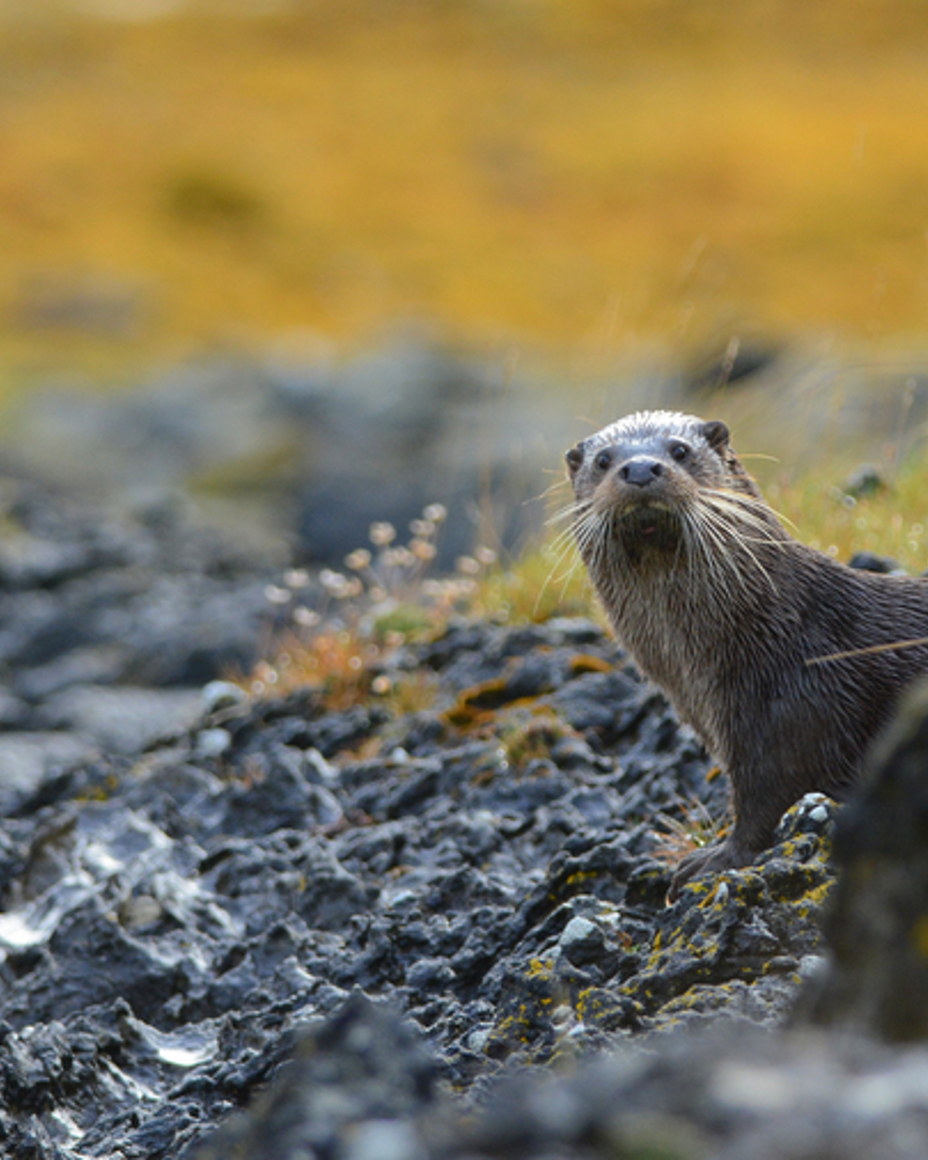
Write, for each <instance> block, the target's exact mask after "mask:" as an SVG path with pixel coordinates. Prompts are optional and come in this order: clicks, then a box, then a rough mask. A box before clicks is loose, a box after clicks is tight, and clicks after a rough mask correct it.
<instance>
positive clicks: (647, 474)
mask: <svg viewBox="0 0 928 1160" xmlns="http://www.w3.org/2000/svg"><path fill="white" fill-rule="evenodd" d="M663 470H664V469H663V467H662V465H661V462H660V460H658V459H648V458H647V457H646V456H644V455H637V456H636V457H635V458H634V459H629V460H628V462H627V463H623V464H622V466H621V467H620V468H619V478H620V479H622V480H624V481H625V483H631V484H634V485H635V487H647V486H648V485H649V484H651V483H653V482H654V481H655V479H657V478H658V477H659V476H660V475H661V473H662V472H663Z"/></svg>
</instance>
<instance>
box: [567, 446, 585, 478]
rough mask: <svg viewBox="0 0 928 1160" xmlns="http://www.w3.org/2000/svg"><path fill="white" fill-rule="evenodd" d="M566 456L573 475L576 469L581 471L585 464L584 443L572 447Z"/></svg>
mask: <svg viewBox="0 0 928 1160" xmlns="http://www.w3.org/2000/svg"><path fill="white" fill-rule="evenodd" d="M564 458H565V459H566V460H567V466H568V468H569V469H570V473H571V475H573V474H574V472H575V471H579V469H580V468H581V467H582V466H583V444H582V443H578V444H577V446H576V447H571V449H570V450H569V451H568V452H567V453H566V454H565V456H564Z"/></svg>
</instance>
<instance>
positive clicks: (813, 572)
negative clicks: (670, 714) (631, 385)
mask: <svg viewBox="0 0 928 1160" xmlns="http://www.w3.org/2000/svg"><path fill="white" fill-rule="evenodd" d="M566 460H567V467H568V471H569V474H570V479H571V482H572V485H573V490H574V504H573V506H572V508H571V520H572V531H573V535H574V538H575V539H576V542H577V546H578V548H579V550H580V554H581V556H582V558H583V561H584V563H585V565H586V567H587V570H588V571H589V574H590V577H591V579H592V581H593V583H594V585H595V588H596V590H597V592H598V594H599V597H600V599H601V601H602V603H603V605H604V606H605V609H606V611H607V613H608V615H609V618H610V620H611V622H612V626H613V628H614V630H615V633H616V636H617V638H618V640H619V643H620V644H621V645H622V646H623V647H624V648H625V649H626V650H627V651H628V653H629V654H630V655H631V657H632V659H633V660H634V662H635V663H636V665H637V666H638V668H639V669H640V670H641V672H642V673H643V674H644V676H646V677H647V678H649V679H650V680H652V681H653V682H654V683H655V684H657V685H659V686H660V687H661V688H662V689H663V690H664V692H665V693H666V694H667V696H668V697H669V699H670V700H671V702H672V703H673V705H674V707H675V709H676V711H677V713H678V715H679V716H680V718H681V719H682V720H684V721H686V722H688V723H689V724H690V725H692V727H693V728H694V729H695V730H696V732H697V734H698V735H699V736H700V738H701V739H702V741H703V743H704V744H705V746H706V748H707V750H708V751H709V753H710V754H711V755H712V756H713V758H714V759H715V760H716V761H717V762H718V763H719V764H720V766H721V767H722V769H723V771H724V772H725V773H727V775H728V777H729V779H730V783H731V787H732V798H733V803H734V814H735V820H734V825H733V826H732V829H731V832H730V833H729V835H728V836H727V837H726V838H725V839H724V840H723V841H721V842H719V843H717V844H715V845H713V846H709V847H707V848H706V849H703V850H698V851H696V852H694V853H692V854H690V855H688V856H687V857H686V858H684V859H683V861H682V862H681V863H680V864H679V867H678V869H677V871H676V874H675V876H674V878H673V883H672V886H671V891H670V895H669V898H670V900H671V901H673V900H674V899H675V898H676V897H677V896H678V895H679V892H680V889H681V887H682V886H683V884H684V883H686V882H687V881H689V880H690V879H691V878H694V877H695V876H697V875H700V874H703V873H706V872H709V871H720V870H725V869H729V868H735V867H740V866H746V865H748V864H750V863H751V862H752V861H753V860H754V859H755V858H756V857H757V855H758V854H760V853H761V852H762V851H763V850H765V849H767V848H768V847H769V846H770V845H771V843H772V840H773V833H774V829H775V827H776V825H777V822H778V821H779V819H780V817H781V816H782V814H783V813H784V812H785V811H786V810H787V809H788V808H789V807H790V806H791V805H792V804H794V803H795V802H796V801H797V800H798V799H799V798H801V797H802V796H803V795H804V794H806V793H809V792H810V791H815V790H817V791H820V792H822V793H825V794H828V795H829V796H831V797H833V798H835V799H837V800H842V799H844V798H846V797H847V796H848V794H849V792H850V791H851V789H852V788H853V786H854V783H855V781H856V779H857V777H858V773H859V771H860V767H861V762H862V758H863V756H864V753H865V751H866V749H867V747H868V745H869V744H870V742H871V740H872V739H873V737H874V735H875V734H876V733H878V732H879V731H880V729H881V728H882V727H883V726H884V725H885V724H886V723H887V721H888V720H889V718H890V717H891V716H892V714H893V711H894V709H895V707H896V705H897V702H898V701H899V697H900V694H901V692H902V690H903V689H904V688H905V686H906V685H908V684H909V683H910V682H911V681H912V680H913V679H914V678H916V677H917V676H919V675H920V674H922V673H925V672H926V671H928V640H926V639H925V638H928V581H925V580H921V579H917V578H914V577H905V576H894V575H883V574H877V573H871V572H864V571H860V570H856V569H853V568H849V567H847V566H846V565H844V564H841V563H839V562H838V561H836V560H834V559H832V558H831V557H830V556H827V555H825V554H824V553H823V552H818V551H815V550H814V549H812V548H810V547H807V546H806V545H805V544H802V543H800V542H799V541H798V540H796V539H794V538H793V537H792V536H791V535H790V534H789V532H787V530H786V529H785V528H784V526H783V524H782V523H781V522H780V520H779V519H778V518H777V516H776V515H775V513H774V512H773V510H772V509H771V508H770V506H769V505H768V504H767V503H766V501H765V500H764V498H763V496H762V495H761V492H760V490H759V489H758V487H757V485H756V484H755V483H754V481H753V480H752V479H751V477H750V476H749V475H748V473H747V471H745V469H744V467H743V466H742V465H741V463H740V461H739V459H738V457H737V455H736V454H735V450H734V448H733V447H732V445H731V442H730V436H729V431H728V428H727V427H726V425H725V424H724V423H722V422H721V421H718V420H711V421H708V422H706V421H703V420H702V419H699V418H696V417H695V416H693V415H683V414H677V413H673V412H668V411H651V412H640V413H638V414H634V415H630V416H628V417H627V418H624V419H621V420H619V421H618V422H616V423H613V424H611V425H610V426H608V427H604V428H603V429H602V430H601V431H599V432H597V434H595V435H592V436H590V437H589V438H588V439H584V440H582V441H581V442H580V443H578V444H577V445H576V446H575V447H572V448H571V449H570V450H569V451H568V452H567V454H566Z"/></svg>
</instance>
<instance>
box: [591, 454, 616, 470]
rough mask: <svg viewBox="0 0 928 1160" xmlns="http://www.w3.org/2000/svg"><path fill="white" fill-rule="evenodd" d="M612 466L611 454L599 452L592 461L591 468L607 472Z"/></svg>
mask: <svg viewBox="0 0 928 1160" xmlns="http://www.w3.org/2000/svg"><path fill="white" fill-rule="evenodd" d="M611 465H612V452H611V451H600V453H599V454H598V455H597V456H596V458H595V459H594V460H593V466H594V467H595V468H596V470H597V471H607V470H608V469H609V467H611Z"/></svg>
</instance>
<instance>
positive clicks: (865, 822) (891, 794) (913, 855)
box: [808, 683, 928, 1042]
mask: <svg viewBox="0 0 928 1160" xmlns="http://www.w3.org/2000/svg"><path fill="white" fill-rule="evenodd" d="M926 767H928V686H926V685H925V684H924V683H919V684H917V685H916V686H914V687H913V689H912V690H911V691H910V692H909V694H908V695H907V696H906V698H905V700H904V702H903V704H902V706H901V708H900V711H899V714H898V716H897V718H896V720H895V721H894V722H893V724H892V725H891V726H890V728H889V729H888V730H887V731H886V732H885V733H884V735H883V736H882V737H881V738H880V739H878V741H877V743H876V744H875V745H874V747H873V750H872V753H871V755H870V760H869V769H868V771H867V774H866V777H865V779H864V782H863V784H862V786H861V789H860V791H859V792H858V794H857V795H856V796H855V798H854V800H853V801H852V802H851V803H850V804H849V805H848V806H847V808H846V809H845V810H844V811H843V813H842V814H841V815H840V817H839V818H838V821H837V825H836V828H835V860H836V861H837V863H838V865H839V866H840V867H841V871H842V874H841V879H840V882H839V884H838V887H837V889H836V890H835V893H834V904H833V906H832V907H831V909H830V910H829V913H828V919H827V924H826V933H827V936H828V943H829V946H830V948H831V960H830V961H831V966H830V969H829V970H828V971H827V973H825V974H824V975H823V976H822V977H821V979H820V980H817V986H815V987H814V988H813V991H812V994H811V995H810V996H809V998H808V1005H809V1009H810V1013H811V1016H812V1017H813V1018H814V1019H815V1020H817V1021H819V1022H823V1023H829V1024H839V1025H841V1026H849V1027H851V1028H854V1029H856V1030H858V1031H864V1032H867V1033H870V1034H875V1035H878V1036H880V1037H882V1038H884V1039H887V1040H890V1041H903V1042H905V1041H911V1040H920V1039H924V1038H925V1037H926V1036H928V780H926V776H925V770H926Z"/></svg>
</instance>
